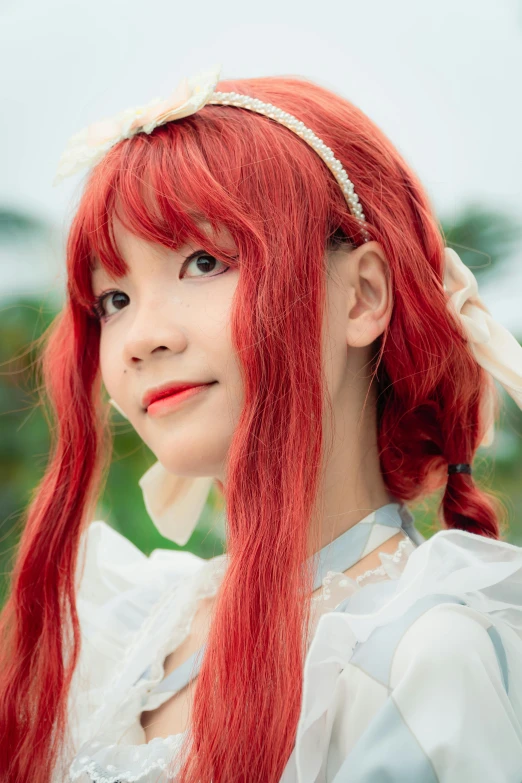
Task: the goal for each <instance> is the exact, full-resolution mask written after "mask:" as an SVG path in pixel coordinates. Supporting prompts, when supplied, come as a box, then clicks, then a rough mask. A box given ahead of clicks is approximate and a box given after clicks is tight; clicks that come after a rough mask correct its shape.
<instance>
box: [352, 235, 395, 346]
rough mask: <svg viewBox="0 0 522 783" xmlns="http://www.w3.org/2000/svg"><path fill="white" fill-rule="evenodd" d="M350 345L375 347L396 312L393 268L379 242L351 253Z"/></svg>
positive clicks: (366, 245)
mask: <svg viewBox="0 0 522 783" xmlns="http://www.w3.org/2000/svg"><path fill="white" fill-rule="evenodd" d="M346 275H347V281H346V282H347V284H348V285H347V292H348V294H349V296H348V320H347V324H346V338H347V342H348V345H351V346H353V347H354V348H363V347H365V346H367V345H371V343H373V342H374V340H376V339H377V338H378V337H379V336H380V335H381V334H382V333H383V332H384V330H385V329H386V327H387V326H388V324H389V322H390V318H391V314H392V309H393V296H392V287H391V280H390V269H389V266H388V261H387V259H386V256H385V255H384V251H383V249H382V247H381V246H380V245H379V243H378V242H365V243H364V244H363V245H361V246H360V247H358V248H356V249H355V250H352V251H351V253H349V263H348V264H347V267H346Z"/></svg>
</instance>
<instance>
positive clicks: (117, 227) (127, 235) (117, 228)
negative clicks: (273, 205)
mask: <svg viewBox="0 0 522 783" xmlns="http://www.w3.org/2000/svg"><path fill="white" fill-rule="evenodd" d="M193 218H194V222H195V223H196V225H197V226H198V228H200V229H201V230H202V231H203V232H204V233H205V234H208V235H209V237H210V236H212V239H213V240H218V241H219V242H220V244H224V245H226V246H230V245H234V240H233V238H232V236H231V234H230V232H229V231H228V230H227V229H226V228H225V227H221V228H220V229H219V230H218V231H217V232H214V231H213V230H212V226H211V225H210V223H209V221H208V220H204V219H201V218H196V216H193ZM113 232H114V240H115V244H116V245H117V247H118V250H119V252H120V254H121V255H122V256H123V258H125V256H126V252H125V250H126V247H128V244H129V243H133V242H134V243H138V244H143V245H144V246H147V247H148V248H149V249H153V250H154V251H156V252H157V253H158V254H159V255H162V256H165V255H168V254H170V253H172V252H173V251H172V250H171V249H170V248H166V247H164V246H163V245H155V244H151V243H150V242H147V241H146V240H145V239H143V238H142V237H139V236H136V235H134V234H132V233H131V232H130V231H128V229H126V228H125V227H124V226H123V224H122V223H121V222H120V221H119V220H118V218H117V217H114V218H113ZM187 246H188V245H187ZM182 249H183V248H182V247H180V248H178V252H179V251H180V250H182ZM91 273H92V276H93V278H94V277H101V276H102V275H104V274H106V270H105V269H104V267H103V266H102V264H101V263H100V260H99V259H98V258H97V256H93V259H92V263H91Z"/></svg>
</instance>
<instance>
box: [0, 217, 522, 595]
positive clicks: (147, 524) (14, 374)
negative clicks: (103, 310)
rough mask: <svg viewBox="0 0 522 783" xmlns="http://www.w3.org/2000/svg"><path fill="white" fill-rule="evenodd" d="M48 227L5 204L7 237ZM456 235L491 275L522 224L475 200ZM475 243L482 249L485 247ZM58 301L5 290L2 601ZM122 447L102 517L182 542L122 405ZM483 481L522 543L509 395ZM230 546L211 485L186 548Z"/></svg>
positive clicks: (426, 518)
mask: <svg viewBox="0 0 522 783" xmlns="http://www.w3.org/2000/svg"><path fill="white" fill-rule="evenodd" d="M35 227H36V229H37V230H41V227H40V226H39V223H38V221H34V220H32V219H30V218H29V217H24V216H20V215H17V214H15V213H12V212H9V211H5V210H4V212H3V213H2V212H1V210H0V241H1V240H2V238H3V240H5V239H6V236H9V235H11V236H12V235H13V233H14V234H15V235H16V237H17V241H18V240H19V237H20V234H21V233H22V234H23V232H24V231H28V232H29V231H34V230H35ZM442 229H443V233H444V236H445V238H446V242H447V244H448V245H449V246H450V247H453V248H454V249H455V250H456V251H457V252H458V253H459V255H460V256H461V258H462V259H463V261H464V262H465V263H467V264H468V265H469V266H470V267H471V268H472V269H473V271H474V273H475V274H476V276H477V278H479V279H481V280H483V279H486V276H488V275H490V274H492V273H493V271H494V273H495V274H497V273H498V274H502V260H503V259H504V258H506V257H507V256H508V255H509V253H510V252H512V251H513V249H514V248H515V247H516V244H517V242H518V241H519V239H520V227H519V226H518V225H517V224H515V223H514V222H513V221H512V220H511V219H510V218H508V217H506V216H505V215H503V214H498V213H492V212H488V211H486V210H485V209H483V208H482V207H480V206H478V205H472V206H470V207H469V208H468V209H466V210H465V212H463V213H462V214H461V216H460V217H459V219H458V220H456V221H453V223H452V225H451V226H446V225H444V224H443V226H442ZM475 248H480V251H479V250H476V249H475ZM56 310H57V306H56V305H50V304H48V303H47V302H44V301H42V299H36V298H30V297H22V296H19V297H15V298H4V300H3V301H2V302H1V303H0V433H1V438H0V523H1V524H0V572H1V578H0V604H1V603H2V602H3V600H4V598H5V593H6V588H7V583H8V575H9V571H10V568H11V564H12V558H13V557H14V554H15V551H16V545H17V542H18V540H19V537H20V533H21V527H22V524H23V521H24V512H25V509H26V507H27V504H28V503H29V501H30V499H31V498H32V496H33V494H34V491H35V488H36V486H37V484H38V482H39V481H40V479H41V477H42V475H43V473H44V471H45V467H46V463H47V458H48V450H49V433H48V425H47V421H46V419H45V417H44V415H43V411H42V408H41V407H40V406H39V404H38V394H37V392H36V377H35V359H36V355H35V346H34V341H35V340H36V339H37V338H38V337H39V336H40V335H41V334H42V333H43V332H44V330H45V329H46V328H47V327H48V325H49V324H50V323H51V321H52V320H53V317H54V315H55V314H56ZM111 410H112V411H113V429H114V453H113V460H112V465H111V468H110V473H109V476H108V479H107V483H106V487H105V490H104V492H103V494H102V497H101V498H100V500H99V503H98V507H97V510H96V519H103V520H105V521H106V522H107V523H108V524H110V525H112V526H113V527H114V528H115V529H116V530H118V531H119V532H121V533H122V534H123V535H125V536H126V537H127V538H129V539H130V540H131V541H132V542H133V543H134V544H136V546H137V547H139V549H140V550H142V551H143V552H144V553H145V554H146V555H148V554H150V552H151V551H153V550H154V549H156V548H163V549H179V548H180V547H177V546H176V544H174V543H173V542H171V541H168V540H167V539H165V538H163V537H162V536H161V535H160V533H159V532H158V531H157V529H156V528H155V527H154V525H153V524H152V522H151V521H150V519H149V517H148V515H147V513H146V510H145V507H144V504H143V499H142V494H141V489H140V488H139V486H138V479H139V478H140V476H141V475H142V474H143V473H144V472H145V471H146V470H147V468H148V467H149V466H150V465H151V464H152V463H153V462H155V457H154V455H153V454H152V453H151V452H150V450H149V449H148V448H147V447H146V446H145V445H144V444H143V442H142V441H141V439H140V438H139V437H138V435H137V434H136V432H135V431H134V430H133V428H132V427H131V425H130V424H129V423H128V422H127V421H126V420H125V419H123V418H122V417H121V416H120V414H119V413H117V412H116V411H115V410H114V409H112V408H111ZM476 473H477V476H478V480H479V481H483V482H484V483H485V484H486V485H488V486H489V487H491V488H492V489H493V491H494V492H495V493H496V494H497V495H499V496H500V497H501V499H502V500H503V501H504V503H505V505H506V506H507V510H508V512H509V518H510V525H511V526H510V530H509V535H508V540H509V541H511V542H512V543H516V544H519V545H522V524H521V523H522V519H521V516H520V512H519V511H518V510H519V509H520V508H522V482H521V480H520V479H521V476H522V414H521V411H520V410H519V409H518V408H517V407H516V405H515V404H514V403H513V402H512V400H511V399H510V398H507V399H506V405H505V407H504V410H503V413H502V418H501V422H500V424H499V427H498V429H497V433H496V437H495V443H494V446H493V447H492V448H491V449H488V450H487V451H484V453H483V454H482V452H479V458H478V459H477V464H476ZM437 502H438V498H437V497H432V498H429V499H428V500H427V501H426V502H424V503H422V504H420V505H419V506H417V507H415V508H413V511H414V514H415V517H416V524H417V526H418V528H419V530H420V531H421V532H422V533H423V534H424V535H425V536H426V537H429V536H430V535H431V534H432V532H433V527H434V525H435V524H436V523H435V515H436V505H437ZM224 547H225V530H224V509H223V507H222V502H221V499H220V497H219V495H218V494H217V493H215V492H214V491H212V492H211V494H210V496H209V500H208V503H207V506H206V508H205V510H204V513H203V515H202V518H201V520H200V523H199V524H198V527H197V529H196V531H195V532H194V534H193V535H192V537H191V539H190V541H189V542H188V544H187V546H186V547H183V549H186V550H189V551H192V552H194V553H196V554H198V555H200V556H201V557H204V558H209V557H213V556H214V555H217V554H220V553H221V552H223V551H224Z"/></svg>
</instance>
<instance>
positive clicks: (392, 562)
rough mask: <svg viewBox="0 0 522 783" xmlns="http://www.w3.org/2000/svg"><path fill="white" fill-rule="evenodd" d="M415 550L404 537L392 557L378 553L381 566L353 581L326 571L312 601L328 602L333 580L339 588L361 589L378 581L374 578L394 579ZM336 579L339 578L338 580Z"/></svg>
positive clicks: (413, 545) (343, 575)
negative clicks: (387, 577)
mask: <svg viewBox="0 0 522 783" xmlns="http://www.w3.org/2000/svg"><path fill="white" fill-rule="evenodd" d="M416 548H417V547H416V545H415V544H413V542H412V541H411V539H410V538H409V537H405V538H404V539H403V540H402V541H400V542H399V545H398V547H397V549H396V550H395V552H394V553H393V555H390V554H388V553H387V552H379V557H380V559H381V563H382V565H380V566H378V567H377V568H371V569H369V570H368V571H365V572H364V573H363V574H359V576H357V577H356V578H355V579H353V578H352V577H351V576H346V574H343V573H341V572H339V571H328V572H327V574H326V576H325V577H324V579H323V582H322V590H321V592H320V594H319V595H318V596H315V597H314V598H313V599H312V601H314V602H317V601H328V600H329V598H330V595H331V588H330V585H331V584H332V582H333V580H334V579H337V585H338V586H339V587H348V586H350V585H352V586H353V587H354V588H356V589H358V588H360V587H363V586H364V585H365V584H366V583H367V582H372V581H380V580H378V579H375V577H382V578H385V577H386V576H389V577H390V578H392V579H393V578H396V577H397V576H399V574H400V572H402V570H403V569H404V566H405V565H406V562H407V559H408V557H409V556H410V554H411V553H412V552H413V551H414V550H415V549H416ZM338 577H341V578H340V579H338Z"/></svg>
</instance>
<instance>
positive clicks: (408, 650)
mask: <svg viewBox="0 0 522 783" xmlns="http://www.w3.org/2000/svg"><path fill="white" fill-rule="evenodd" d="M473 666H480V668H481V669H482V670H483V672H484V673H487V674H488V676H489V677H490V678H491V679H493V680H495V682H498V684H499V685H501V686H504V685H507V670H506V654H505V650H504V645H503V642H502V638H501V635H500V634H499V632H498V630H497V628H496V627H495V625H493V624H492V623H491V621H490V620H489V619H488V618H487V617H486V616H485V615H483V614H481V613H480V612H478V611H476V610H474V609H472V608H470V607H469V606H466V605H461V604H453V603H452V604H450V603H444V602H442V603H439V604H437V605H436V606H431V607H430V608H428V609H427V610H426V611H424V612H422V614H420V616H418V617H417V618H416V619H415V620H413V622H411V624H410V625H409V626H408V627H406V629H405V631H404V634H403V635H402V637H401V638H400V640H399V642H398V644H397V646H396V648H395V651H394V655H393V660H392V666H391V672H390V686H391V688H392V689H393V688H395V687H396V686H397V684H398V683H400V682H401V681H402V680H404V678H407V677H408V676H409V675H413V673H415V677H427V678H428V677H429V678H431V681H432V682H433V681H434V680H440V679H441V678H446V679H453V678H454V677H455V676H458V677H463V676H466V675H467V674H469V673H470V672H471V670H472V668H473Z"/></svg>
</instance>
